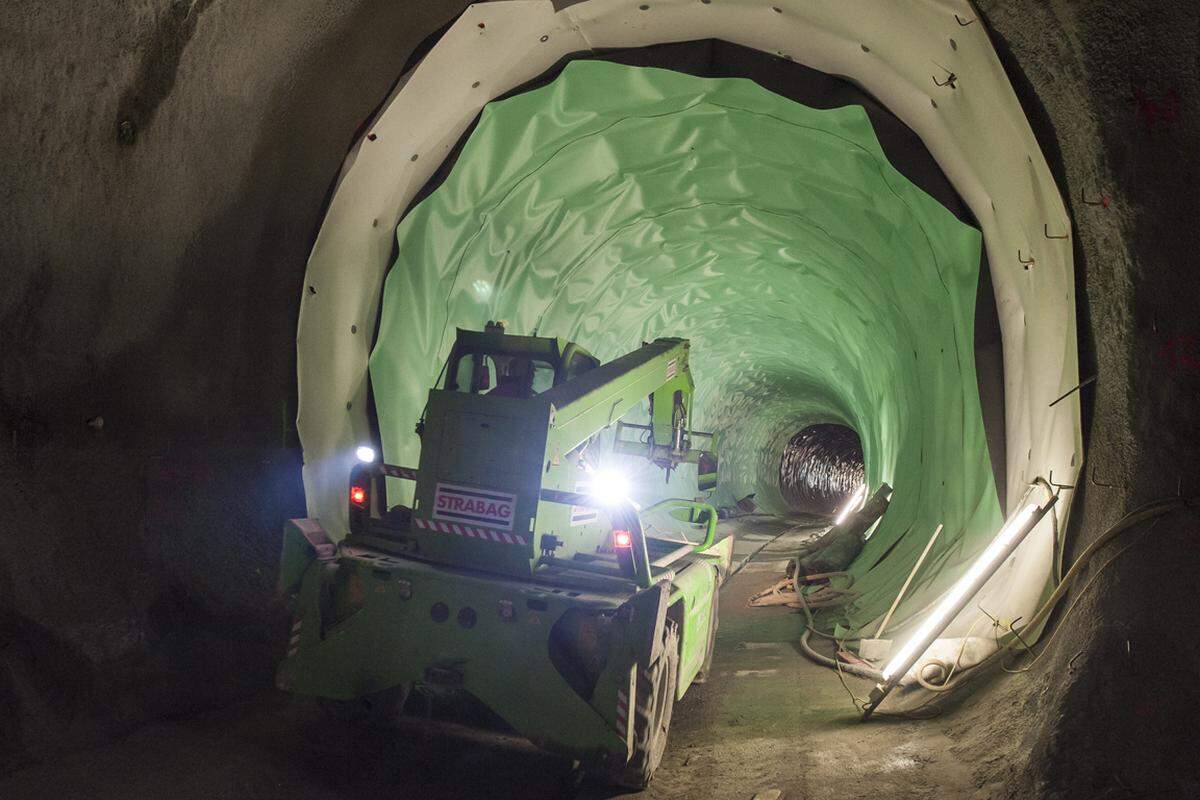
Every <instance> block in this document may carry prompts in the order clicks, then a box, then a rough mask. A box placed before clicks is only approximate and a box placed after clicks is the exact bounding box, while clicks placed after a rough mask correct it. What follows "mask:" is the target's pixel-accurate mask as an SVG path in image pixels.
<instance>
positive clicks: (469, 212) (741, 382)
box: [370, 61, 1002, 625]
mask: <svg viewBox="0 0 1200 800" xmlns="http://www.w3.org/2000/svg"><path fill="white" fill-rule="evenodd" d="M397 241H398V248H399V249H398V257H397V258H396V261H395V264H394V265H393V267H392V269H391V271H390V273H389V275H388V277H387V281H386V284H385V288H384V296H383V304H382V318H381V322H380V330H379V337H378V341H377V343H376V346H375V349H374V352H373V354H372V356H371V362H370V372H371V379H372V384H373V389H374V393H375V400H376V407H377V410H378V416H379V423H380V433H381V438H382V442H383V448H384V455H385V457H386V459H387V461H388V462H389V463H393V464H415V463H416V461H417V456H418V453H419V440H418V439H417V437H416V436H415V435H414V434H413V422H414V421H415V420H416V419H417V417H418V416H419V415H420V412H421V408H422V407H423V405H424V402H425V396H426V393H427V391H428V389H429V388H430V386H431V385H432V384H433V382H434V379H435V377H436V376H437V374H438V372H439V370H440V369H441V366H442V363H443V361H444V360H445V357H446V355H447V353H448V351H449V348H450V346H451V344H452V343H453V338H454V329H455V327H456V326H458V327H464V328H480V327H481V326H482V324H483V322H484V321H486V320H489V319H503V320H506V321H507V324H508V330H509V332H512V333H532V332H535V331H536V332H537V333H540V334H542V335H552V336H561V337H564V338H567V339H570V340H573V341H577V342H579V343H580V344H581V345H583V346H584V347H586V348H588V349H589V350H591V351H592V352H593V353H595V354H596V355H597V356H599V357H600V358H601V359H604V360H607V359H610V358H613V357H615V356H618V355H621V354H623V353H625V352H627V351H629V350H632V349H634V348H636V347H637V346H638V345H639V344H640V343H641V342H642V341H645V340H651V339H653V338H655V337H657V336H682V337H687V338H689V339H690V340H691V341H692V369H693V373H694V375H695V378H696V382H697V395H696V414H695V417H696V418H695V420H694V424H695V426H696V427H698V428H702V429H704V430H714V431H717V432H719V433H720V434H721V437H722V447H721V473H722V474H721V482H722V485H723V486H724V487H725V488H727V489H728V490H729V491H731V492H732V493H733V494H734V495H737V496H741V495H743V494H746V493H749V492H757V497H758V502H759V504H760V506H762V507H764V508H765V509H767V510H774V511H785V510H786V506H785V504H784V502H783V500H782V497H781V496H780V494H779V491H778V479H779V462H780V456H781V454H782V451H783V448H784V446H785V445H786V443H787V441H788V440H789V439H790V438H791V436H792V435H794V434H795V433H796V432H797V431H798V430H800V429H801V428H803V427H805V426H807V425H810V424H813V423H817V422H838V423H842V424H845V425H848V426H850V427H852V428H854V429H855V430H856V431H858V433H859V435H860V437H861V440H862V444H863V450H864V454H865V458H866V467H867V476H868V481H869V483H870V485H871V487H872V488H874V487H876V486H878V485H879V484H880V483H881V482H883V481H886V482H888V483H890V484H891V485H892V486H893V487H894V488H895V494H894V496H893V501H892V506H891V508H890V510H889V511H888V513H887V515H886V516H885V518H884V520H883V521H882V523H881V524H880V525H879V527H878V528H877V530H876V531H875V533H874V535H873V536H872V537H871V539H870V540H869V541H868V543H867V547H866V549H865V550H864V552H863V553H862V555H861V556H860V557H859V559H858V560H857V561H856V562H855V564H854V566H853V570H852V571H854V572H855V573H856V578H857V579H856V584H855V588H856V589H858V590H860V591H861V592H862V596H861V597H859V598H858V600H857V601H856V602H855V603H854V604H853V605H852V606H850V607H849V608H848V616H849V618H850V621H851V622H852V623H854V624H856V625H861V624H863V623H865V622H867V621H869V620H871V619H872V618H875V617H877V616H878V615H879V614H881V613H882V612H883V611H884V610H886V608H887V605H888V604H889V603H890V602H891V600H892V598H893V597H894V596H895V592H896V590H897V589H898V587H899V584H900V583H901V582H902V581H903V579H904V577H905V576H906V575H907V573H908V570H909V569H910V568H911V566H912V564H913V562H914V561H915V559H916V555H917V553H919V552H920V550H921V548H922V547H923V546H924V544H925V542H926V540H927V539H928V536H929V534H930V533H932V531H933V529H934V528H935V527H936V526H937V525H938V524H939V523H944V524H945V526H946V527H945V531H944V532H943V534H942V536H941V537H940V538H939V541H938V544H937V546H936V547H935V550H934V552H933V554H932V555H931V561H930V562H929V563H930V568H927V569H923V570H922V577H921V578H919V579H918V581H917V583H916V584H915V586H914V590H910V595H909V598H910V599H909V600H907V601H906V602H905V604H904V605H903V606H902V607H901V610H900V612H899V613H898V614H897V617H896V619H897V621H900V620H903V618H904V617H905V616H906V615H907V614H910V613H912V612H914V611H916V610H918V609H919V608H920V607H922V606H923V605H924V604H925V603H927V602H928V601H929V600H930V598H932V597H933V596H934V595H933V594H931V592H936V591H939V590H940V589H943V588H945V587H946V586H947V585H948V584H949V583H950V581H952V580H953V579H954V577H956V576H957V574H959V572H960V571H961V568H962V567H961V562H962V560H963V554H970V553H973V552H977V550H978V548H979V547H980V546H982V543H983V542H985V541H987V540H988V539H990V538H991V536H992V535H994V533H995V531H996V530H997V529H998V528H999V526H1000V524H1001V522H1002V517H1001V512H1000V508H999V505H998V502H997V499H996V490H995V486H994V483H993V476H992V471H991V467H990V465H989V459H988V452H987V445H986V441H985V437H984V430H983V425H982V422H981V417H980V411H979V397H978V390H977V388H976V379H975V371H974V360H973V349H972V340H973V330H974V320H973V314H974V308H975V291H976V286H977V280H978V270H979V261H980V245H981V239H980V234H979V232H978V231H977V230H975V229H974V228H971V227H970V226H968V225H965V224H963V223H961V222H959V221H958V220H956V219H955V218H954V216H953V215H951V214H950V213H949V212H948V211H947V210H946V209H945V208H944V207H942V206H941V205H940V204H939V203H937V202H936V201H934V200H933V199H931V198H929V197H928V196H926V195H925V194H924V193H923V192H921V191H920V190H919V189H918V188H916V187H915V186H914V185H912V184H911V183H910V182H909V181H908V180H907V179H905V178H904V177H903V176H902V175H901V174H900V173H899V172H897V171H896V170H895V169H894V168H893V167H892V166H891V165H890V164H889V163H888V161H887V159H886V158H885V156H884V154H883V151H882V150H881V148H880V146H879V143H878V141H877V140H876V138H875V135H874V132H873V130H872V128H871V125H870V123H869V121H868V119H867V116H866V114H865V113H864V112H863V110H862V109H861V108H860V107H857V106H849V107H844V108H838V109H833V110H814V109H811V108H807V107H805V106H802V105H799V104H797V103H794V102H792V101H790V100H787V99H784V98H782V97H779V96H777V95H774V94H772V93H770V92H768V91H766V90H764V89H762V88H761V87H759V86H757V85H756V84H754V83H752V82H750V81H746V80H740V79H702V78H696V77H691V76H688V75H684V74H681V73H676V72H671V71H667V70H658V69H640V68H632V67H625V66H620V65H616V64H611V63H606V62H599V61H577V62H572V63H571V64H569V65H568V66H567V67H566V69H565V70H564V71H563V73H562V74H561V75H560V77H559V78H558V79H557V80H555V81H554V82H553V83H551V84H550V85H548V86H545V87H543V88H540V89H536V90H533V91H530V92H527V93H525V94H520V95H517V96H515V97H512V98H510V99H507V100H504V101H500V102H495V103H492V104H490V105H488V106H487V107H486V108H485V110H484V112H483V115H482V118H481V119H480V121H479V124H478V126H477V128H476V129H475V131H474V133H473V134H472V135H471V137H470V138H469V140H468V141H467V142H466V144H465V147H464V148H463V151H462V153H461V155H460V156H459V158H458V160H457V163H456V164H455V166H454V168H453V170H452V171H451V173H450V174H449V176H448V177H447V179H446V180H445V182H444V183H443V184H442V185H441V186H440V187H438V188H437V189H436V190H435V191H434V192H433V193H432V194H431V195H430V196H429V197H428V198H426V199H425V200H424V201H423V202H422V203H420V204H419V205H418V206H417V207H415V208H414V209H413V210H412V211H411V212H410V213H409V214H408V215H407V216H406V217H405V218H404V219H403V220H402V222H401V223H400V225H399V227H398V229H397ZM651 469H652V468H651ZM645 475H646V478H647V480H646V482H645V484H644V488H645V494H644V495H643V496H644V498H645V499H650V498H652V497H654V496H659V495H664V494H673V495H682V496H691V495H692V494H693V493H694V491H695V487H694V472H693V473H690V474H689V473H682V474H680V475H679V476H677V477H676V478H675V479H673V481H672V483H673V484H674V483H676V482H680V483H679V485H677V486H671V487H665V486H661V485H660V484H661V481H662V478H661V476H660V475H657V474H654V473H653V472H652V471H651V470H650V469H648V470H647V471H646V473H645ZM689 481H690V483H691V485H690V486H689V485H687V483H688V482H689ZM910 532H911V533H912V534H913V535H906V534H909V533H910ZM897 542H898V544H897ZM885 554H886V558H884V560H882V562H880V558H881V557H883V556H885ZM877 562H880V563H878V565H877V566H876V564H877Z"/></svg>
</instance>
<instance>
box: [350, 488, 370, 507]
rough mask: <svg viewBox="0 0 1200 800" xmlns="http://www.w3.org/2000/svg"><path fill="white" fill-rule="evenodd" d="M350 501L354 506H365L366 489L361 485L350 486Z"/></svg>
mask: <svg viewBox="0 0 1200 800" xmlns="http://www.w3.org/2000/svg"><path fill="white" fill-rule="evenodd" d="M350 502H351V503H353V504H354V505H356V506H365V505H366V504H367V490H366V489H365V488H363V487H362V486H351V487H350Z"/></svg>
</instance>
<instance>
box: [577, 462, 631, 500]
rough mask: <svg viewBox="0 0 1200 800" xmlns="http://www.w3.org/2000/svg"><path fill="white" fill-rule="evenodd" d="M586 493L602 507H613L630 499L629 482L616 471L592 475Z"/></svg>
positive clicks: (605, 471)
mask: <svg viewBox="0 0 1200 800" xmlns="http://www.w3.org/2000/svg"><path fill="white" fill-rule="evenodd" d="M586 493H587V494H588V496H590V497H592V498H594V499H595V500H596V501H597V502H599V503H600V504H601V505H606V506H613V505H616V504H617V503H620V502H623V501H625V500H628V499H629V481H628V480H627V479H626V478H625V476H624V475H622V474H621V473H620V472H617V471H616V470H611V469H602V470H599V471H597V472H594V473H592V475H591V476H590V480H589V481H588V484H587V492H586Z"/></svg>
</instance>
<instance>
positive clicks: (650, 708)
mask: <svg viewBox="0 0 1200 800" xmlns="http://www.w3.org/2000/svg"><path fill="white" fill-rule="evenodd" d="M648 672H649V675H647V676H646V679H644V680H643V679H641V677H640V676H639V680H638V686H637V706H636V709H635V713H634V719H633V757H632V758H630V759H629V763H627V764H625V765H623V766H622V767H621V768H620V769H618V770H617V771H616V772H615V773H614V774H613V775H612V776H611V778H610V782H611V783H614V784H616V785H617V786H623V787H625V788H628V789H637V790H641V789H645V788H646V786H648V785H649V783H650V779H651V778H653V777H654V771H655V770H657V769H658V765H659V764H661V763H662V758H663V753H664V752H666V749H667V735H668V733H669V732H670V730H671V713H672V711H674V709H675V687H676V683H677V681H678V679H679V627H678V626H677V625H676V624H675V622H674V621H673V620H667V621H666V623H665V624H664V625H663V649H662V655H661V656H659V658H658V661H656V662H655V663H654V664H653V665H652V666H651V667H650V669H649V670H648Z"/></svg>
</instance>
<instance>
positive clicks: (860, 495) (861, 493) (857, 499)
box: [833, 483, 867, 525]
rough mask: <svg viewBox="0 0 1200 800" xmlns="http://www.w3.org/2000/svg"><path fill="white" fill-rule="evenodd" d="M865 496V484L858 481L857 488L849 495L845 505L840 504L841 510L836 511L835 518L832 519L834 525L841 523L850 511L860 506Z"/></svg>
mask: <svg viewBox="0 0 1200 800" xmlns="http://www.w3.org/2000/svg"><path fill="white" fill-rule="evenodd" d="M866 497H867V485H866V484H865V483H860V484H859V485H858V488H857V489H855V490H854V494H852V495H850V499H849V500H847V501H846V505H844V506H842V510H841V511H839V512H838V515H837V519H835V520H834V521H833V524H834V525H841V524H842V523H843V522H845V521H846V517H848V516H850V514H851V513H853V512H855V511H858V510H859V509H860V508H862V504H863V500H865V499H866Z"/></svg>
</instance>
